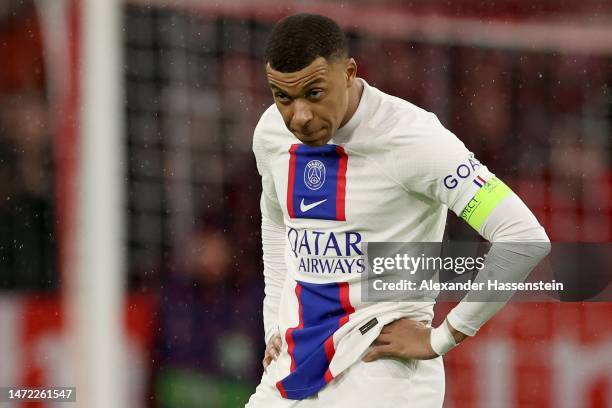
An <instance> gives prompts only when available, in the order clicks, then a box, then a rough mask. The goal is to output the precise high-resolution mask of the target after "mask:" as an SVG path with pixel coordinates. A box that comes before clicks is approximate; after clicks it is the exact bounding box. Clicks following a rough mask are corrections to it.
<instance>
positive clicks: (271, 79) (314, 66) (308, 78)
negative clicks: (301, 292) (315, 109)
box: [266, 57, 334, 89]
mask: <svg viewBox="0 0 612 408" xmlns="http://www.w3.org/2000/svg"><path fill="white" fill-rule="evenodd" d="M333 65H334V64H329V63H328V62H327V60H326V59H325V58H323V57H319V58H317V59H315V60H314V61H313V62H312V63H311V64H310V65H308V66H307V67H305V68H302V69H301V70H299V71H295V72H280V71H276V70H274V69H273V68H272V67H270V64H269V63H268V64H266V76H267V78H268V83H269V84H270V86H271V87H277V88H281V89H293V88H295V89H297V88H301V87H304V86H305V85H308V84H310V83H312V82H314V81H317V80H327V79H328V78H329V75H330V73H331V72H332V70H333V68H334V67H333Z"/></svg>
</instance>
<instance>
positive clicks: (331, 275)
mask: <svg viewBox="0 0 612 408" xmlns="http://www.w3.org/2000/svg"><path fill="white" fill-rule="evenodd" d="M358 80H360V81H361V82H362V83H363V86H364V88H363V94H362V96H361V100H360V102H359V106H358V108H357V110H356V112H355V114H354V115H353V116H352V118H351V119H350V120H349V121H348V123H346V124H345V126H343V127H342V128H341V129H339V130H338V131H337V133H336V134H335V136H334V138H333V139H332V140H330V142H329V143H328V144H327V145H325V146H321V147H309V146H307V145H304V144H302V143H300V142H299V141H298V140H297V139H296V138H295V136H294V135H293V134H291V132H290V131H289V130H288V129H287V128H286V126H285V124H284V122H283V119H282V117H281V115H280V113H279V111H278V109H277V108H276V106H274V105H272V106H271V107H270V108H268V109H267V110H266V112H265V113H264V114H263V115H262V117H261V119H260V121H259V123H258V125H257V127H256V129H255V134H254V140H253V150H254V152H255V157H256V159H257V167H258V170H259V173H260V174H261V176H262V183H263V198H262V212H264V215H265V216H266V217H267V218H269V219H270V220H272V221H273V222H274V223H276V224H278V225H284V227H285V231H286V250H285V262H286V268H287V277H286V280H285V284H284V287H283V292H282V295H281V299H280V305H279V316H278V326H279V330H280V333H281V336H282V338H283V350H282V353H281V355H280V357H279V359H278V361H277V363H276V366H277V368H276V369H275V372H276V376H277V377H278V378H276V381H277V383H276V385H277V388H278V390H279V392H280V393H281V395H282V396H283V397H285V398H290V399H303V398H306V397H308V396H310V395H312V394H315V393H317V392H318V391H319V390H320V389H321V388H322V387H324V386H325V385H326V384H327V383H328V382H329V381H330V380H331V379H333V378H334V377H335V376H337V375H338V374H340V373H341V372H342V371H343V370H345V369H346V368H347V367H349V366H350V365H351V364H353V363H354V362H355V361H356V360H357V359H359V358H360V357H361V356H362V354H363V352H364V351H365V350H366V349H367V348H368V347H369V345H370V344H371V343H372V341H373V340H374V339H375V338H376V337H377V336H378V334H379V332H380V330H381V329H382V327H383V326H384V325H385V324H387V323H388V322H391V321H393V320H395V319H398V318H400V317H409V318H411V319H416V320H427V321H431V319H432V317H433V303H428V302H419V303H399V302H381V303H365V302H362V301H361V288H360V283H361V276H362V274H363V272H364V269H365V259H364V256H363V244H364V243H365V242H440V241H442V237H443V233H444V226H445V223H446V215H447V212H448V209H449V208H450V209H451V210H452V211H454V212H455V213H456V214H460V213H461V211H462V210H463V209H464V207H465V206H466V204H467V203H468V202H469V201H470V200H471V199H472V197H473V196H474V195H475V193H476V192H477V191H478V190H479V189H480V187H481V186H482V185H483V184H484V183H485V182H486V180H488V179H489V178H490V177H492V174H491V173H490V172H489V171H488V170H487V168H486V167H485V166H483V165H481V164H480V163H479V162H478V161H477V160H476V159H475V158H474V155H473V154H472V153H471V152H469V151H468V150H467V149H466V148H465V146H464V144H463V143H462V142H461V141H460V140H459V139H457V137H456V136H455V135H453V134H452V133H451V132H449V131H448V130H446V129H445V128H444V127H443V126H442V125H441V124H440V122H439V121H438V119H437V118H436V116H435V115H434V114H432V113H429V112H427V111H425V110H423V109H421V108H419V107H417V106H415V105H413V104H411V103H409V102H406V101H404V100H402V99H399V98H396V97H393V96H390V95H387V94H385V93H383V92H381V91H380V90H378V89H376V88H374V87H372V86H369V85H368V84H367V83H366V82H365V81H363V80H362V79H358ZM360 329H361V330H360Z"/></svg>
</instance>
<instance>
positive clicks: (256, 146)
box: [253, 126, 284, 227]
mask: <svg viewBox="0 0 612 408" xmlns="http://www.w3.org/2000/svg"><path fill="white" fill-rule="evenodd" d="M262 139H263V135H262V134H261V130H260V127H259V126H258V127H256V128H255V132H254V134H253V153H254V154H255V162H256V164H257V172H258V173H259V175H260V176H261V188H262V191H261V195H262V197H261V212H262V216H263V217H265V218H267V219H268V220H270V221H271V222H273V223H274V224H276V225H278V226H283V227H284V219H283V211H282V209H281V206H280V204H279V202H278V195H277V194H276V188H275V186H274V179H273V177H272V173H271V171H270V168H269V164H268V161H269V155H268V153H267V151H266V149H265V147H264V143H263V140H262Z"/></svg>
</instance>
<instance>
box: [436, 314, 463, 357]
mask: <svg viewBox="0 0 612 408" xmlns="http://www.w3.org/2000/svg"><path fill="white" fill-rule="evenodd" d="M453 330H454V329H453ZM429 342H430V345H431V348H432V350H433V351H434V352H435V353H436V354H437V355H439V356H442V355H444V354H446V353H447V352H448V351H450V350H451V349H453V348H454V347H455V346H457V344H458V342H457V341H456V340H455V336H454V335H453V333H452V332H451V327H450V325H449V324H448V323H447V322H446V320H445V321H443V322H442V324H441V325H440V326H438V327H436V328H434V329H432V330H431V333H430V336H429Z"/></svg>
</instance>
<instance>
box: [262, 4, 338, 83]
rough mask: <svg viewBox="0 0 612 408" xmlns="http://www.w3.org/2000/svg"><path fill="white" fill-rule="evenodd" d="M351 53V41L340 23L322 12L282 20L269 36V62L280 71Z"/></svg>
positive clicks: (267, 61)
mask: <svg viewBox="0 0 612 408" xmlns="http://www.w3.org/2000/svg"><path fill="white" fill-rule="evenodd" d="M346 56H348V42H347V40H346V36H345V35H344V32H343V31H342V29H341V28H340V27H339V26H338V24H337V23H336V22H335V21H334V20H332V19H331V18H329V17H325V16H321V15H318V14H306V13H302V14H295V15H293V16H289V17H285V18H283V19H282V20H280V21H279V22H278V23H276V25H275V26H274V28H273V29H272V33H271V34H270V37H269V38H268V42H267V44H266V50H265V56H264V58H265V62H266V63H269V64H270V66H271V67H272V69H274V70H276V71H280V72H295V71H299V70H301V69H303V68H305V67H307V66H308V65H310V64H311V63H312V62H313V61H314V60H315V59H317V58H319V57H323V58H325V59H326V60H328V61H330V60H332V59H333V58H336V57H346Z"/></svg>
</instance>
